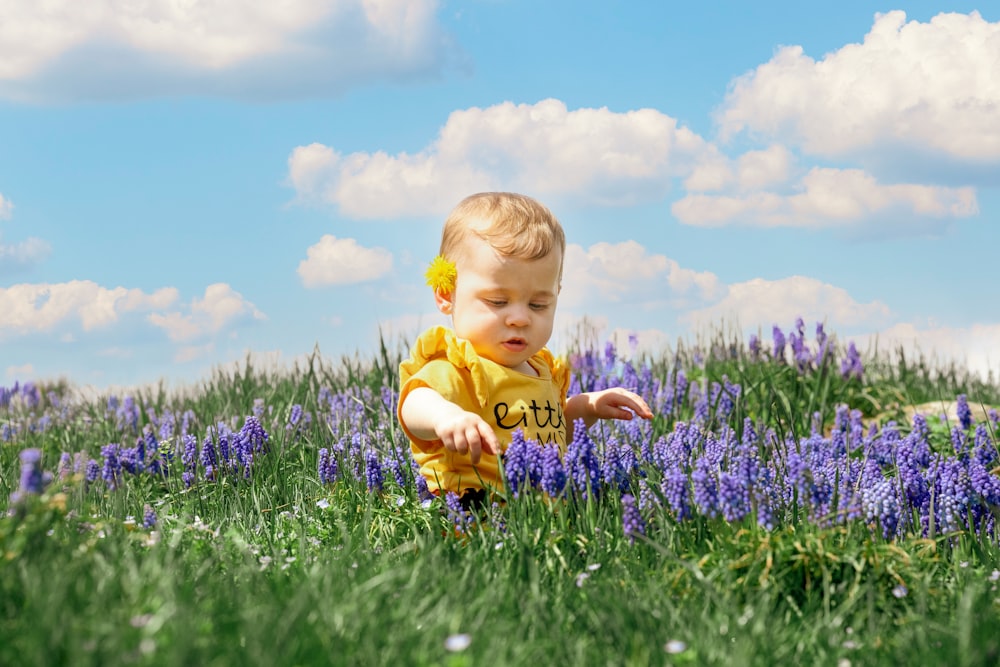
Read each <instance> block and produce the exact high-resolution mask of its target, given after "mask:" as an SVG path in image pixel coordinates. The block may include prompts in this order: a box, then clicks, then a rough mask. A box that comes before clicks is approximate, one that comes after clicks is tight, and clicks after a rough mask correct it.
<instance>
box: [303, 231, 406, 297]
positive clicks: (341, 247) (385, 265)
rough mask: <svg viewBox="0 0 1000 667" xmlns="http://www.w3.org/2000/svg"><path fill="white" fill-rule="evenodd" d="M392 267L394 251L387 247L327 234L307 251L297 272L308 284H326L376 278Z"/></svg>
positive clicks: (347, 283)
mask: <svg viewBox="0 0 1000 667" xmlns="http://www.w3.org/2000/svg"><path fill="white" fill-rule="evenodd" d="M391 270H392V253H391V252H389V251H388V250H386V249H385V248H365V247H364V246H362V245H360V244H358V242H357V241H355V240H354V239H338V238H337V237H335V236H332V235H331V234H324V235H323V237H322V238H321V239H320V240H319V243H317V244H316V245H313V246H310V247H309V249H308V250H307V251H306V259H304V260H302V261H301V262H299V268H298V274H299V277H300V278H302V284H303V285H305V286H306V287H323V286H326V285H351V284H354V283H363V282H367V281H369V280H376V279H378V278H381V277H382V276H384V275H385V274H387V273H388V272H389V271H391Z"/></svg>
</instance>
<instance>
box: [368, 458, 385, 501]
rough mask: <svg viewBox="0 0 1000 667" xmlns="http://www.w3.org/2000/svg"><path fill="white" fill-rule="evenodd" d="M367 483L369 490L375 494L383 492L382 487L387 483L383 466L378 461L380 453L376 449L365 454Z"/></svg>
mask: <svg viewBox="0 0 1000 667" xmlns="http://www.w3.org/2000/svg"><path fill="white" fill-rule="evenodd" d="M365 482H366V484H367V486H368V490H369V491H371V492H375V493H379V492H381V491H382V486H383V484H384V483H385V478H384V476H383V474H382V464H381V462H380V461H379V459H378V453H377V452H376V451H375V450H374V449H369V450H368V451H367V452H365Z"/></svg>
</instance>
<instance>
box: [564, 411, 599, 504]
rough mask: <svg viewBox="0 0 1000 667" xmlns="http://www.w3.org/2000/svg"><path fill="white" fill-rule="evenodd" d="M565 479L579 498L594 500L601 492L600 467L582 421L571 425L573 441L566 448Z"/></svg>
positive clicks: (579, 420)
mask: <svg viewBox="0 0 1000 667" xmlns="http://www.w3.org/2000/svg"><path fill="white" fill-rule="evenodd" d="M565 465H566V477H567V478H568V479H569V480H570V481H571V482H572V485H573V488H574V489H575V491H576V492H577V493H579V494H580V497H581V498H584V499H586V498H591V497H593V498H596V497H598V496H599V495H600V491H601V466H600V461H599V460H598V458H597V451H596V448H595V447H594V441H593V440H591V439H590V434H589V433H587V426H586V424H584V421H583V420H582V419H577V420H576V421H575V422H574V423H573V441H572V442H570V443H569V446H568V447H567V448H566V458H565Z"/></svg>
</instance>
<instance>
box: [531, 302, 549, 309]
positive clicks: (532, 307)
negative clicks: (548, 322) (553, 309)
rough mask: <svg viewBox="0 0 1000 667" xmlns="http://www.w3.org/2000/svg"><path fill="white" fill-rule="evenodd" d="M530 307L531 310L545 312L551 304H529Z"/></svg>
mask: <svg viewBox="0 0 1000 667" xmlns="http://www.w3.org/2000/svg"><path fill="white" fill-rule="evenodd" d="M528 307H529V308H531V309H532V310H545V309H546V308H548V307H549V304H547V303H529V304H528Z"/></svg>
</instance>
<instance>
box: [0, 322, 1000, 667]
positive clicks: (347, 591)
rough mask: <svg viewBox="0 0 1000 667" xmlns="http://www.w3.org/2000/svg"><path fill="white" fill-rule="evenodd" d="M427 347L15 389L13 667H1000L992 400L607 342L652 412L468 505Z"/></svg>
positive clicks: (839, 371)
mask: <svg viewBox="0 0 1000 667" xmlns="http://www.w3.org/2000/svg"><path fill="white" fill-rule="evenodd" d="M779 333H780V335H778V334H779ZM401 354H403V351H402V350H401V349H400V350H392V349H390V348H389V347H388V346H384V347H383V348H382V351H381V353H380V354H378V355H375V356H374V357H373V358H371V359H359V358H345V359H341V360H339V361H336V362H334V361H330V360H326V359H323V358H322V357H321V356H320V355H319V354H318V353H317V354H316V355H315V356H314V357H313V359H311V360H310V362H309V363H306V364H304V365H300V366H298V367H295V368H290V369H283V370H264V369H260V368H254V366H253V364H252V362H251V361H250V360H247V362H246V363H245V364H242V365H241V366H240V368H239V369H229V370H222V369H220V370H218V371H216V372H215V373H214V374H213V375H212V376H211V377H209V378H206V379H205V380H204V381H203V382H201V383H199V384H198V385H196V386H192V387H188V388H184V389H180V390H173V391H167V390H165V389H163V388H151V389H150V388H146V389H142V390H136V391H134V392H129V393H127V394H125V393H123V394H122V395H103V396H90V397H87V398H83V397H82V396H81V395H80V394H79V392H77V391H76V389H75V388H74V387H73V386H71V385H70V384H68V383H67V382H59V383H53V384H50V385H35V384H30V383H29V384H19V385H16V386H14V387H5V388H0V664H4V665H57V664H72V665H91V664H93V665H119V664H122V665H131V664H139V665H146V664H148V665H236V664H239V665H268V666H270V665H328V664H331V665H383V664H401V665H453V666H459V665H507V664H509V665H533V664H538V665H541V664H544V665H570V664H572V665H648V664H683V665H702V664H705V665H754V664H758V665H774V664H810V665H811V664H821V665H870V664H886V665H896V664H916V665H932V664H933V665H937V664H948V665H955V666H958V665H993V664H996V663H997V662H998V661H1000V590H998V586H1000V548H998V539H1000V537H998V528H997V518H998V516H1000V455H998V445H997V443H998V439H1000V438H998V434H997V429H998V417H997V413H996V411H995V410H994V409H993V408H992V406H997V405H1000V387H998V385H997V383H996V381H995V380H994V379H992V378H991V379H988V380H984V379H982V378H979V377H976V376H972V375H970V374H968V373H967V372H965V371H964V370H963V369H961V368H956V367H954V366H948V367H937V366H935V365H934V364H932V363H930V362H928V361H927V360H925V359H912V358H908V357H906V356H905V355H903V354H902V352H899V351H892V350H890V351H882V352H878V353H872V354H868V355H866V356H864V357H863V356H862V355H859V354H857V353H856V351H855V350H853V348H851V347H850V346H849V344H848V342H847V341H838V340H836V339H835V337H833V336H832V335H829V336H828V335H827V334H826V333H824V332H823V331H822V329H821V328H818V329H817V330H816V333H815V335H813V334H812V332H809V333H807V332H806V330H805V327H804V326H803V325H802V324H801V323H796V325H795V326H793V327H792V328H791V329H790V330H788V331H787V332H784V333H781V332H775V335H773V336H772V337H771V338H770V339H769V340H759V339H758V338H756V337H752V338H751V339H750V340H749V341H746V342H744V341H743V340H741V339H739V338H738V337H727V336H725V335H724V334H722V333H710V334H708V335H706V336H705V338H704V339H703V340H700V341H698V342H697V343H696V344H695V343H682V344H679V346H678V347H677V349H674V350H671V351H670V352H669V353H664V354H663V355H662V356H661V357H658V358H645V357H641V358H630V355H629V353H628V350H615V349H613V348H612V347H610V346H608V347H602V346H581V347H580V348H579V349H574V350H572V351H571V360H572V361H573V367H574V381H573V382H574V385H573V389H572V390H571V391H580V390H592V389H597V388H602V387H607V386H614V385H622V386H626V387H628V388H630V389H633V390H635V391H637V392H638V393H640V394H641V395H642V396H643V397H644V398H645V399H646V400H647V402H648V403H649V404H650V406H651V407H653V410H654V413H655V415H656V416H655V418H654V419H653V420H652V422H643V423H640V422H639V420H636V421H634V422H614V423H604V424H599V425H595V426H594V427H593V428H591V429H590V431H589V432H585V431H584V430H583V429H582V428H578V429H577V436H578V437H577V438H576V439H575V440H574V442H573V443H572V444H571V445H570V446H569V447H568V449H567V451H566V452H565V454H564V455H563V456H558V455H557V452H556V451H555V450H551V449H546V448H544V447H540V446H538V445H537V444H535V443H532V442H524V441H521V440H518V441H517V442H516V443H515V444H514V445H512V447H511V449H510V450H509V451H508V453H507V456H506V459H505V473H506V476H507V488H506V492H505V495H504V497H502V498H499V499H498V501H499V502H497V503H494V504H493V505H492V506H490V507H487V508H484V509H483V510H482V511H479V512H476V513H475V514H468V513H464V512H462V511H461V508H460V507H456V505H455V503H454V502H453V500H454V499H452V498H433V497H429V496H428V495H427V494H426V492H425V489H423V487H422V486H421V484H419V481H420V480H419V478H418V477H415V475H414V471H413V468H412V465H411V464H412V459H411V458H410V455H409V449H408V444H407V442H406V440H405V438H404V437H403V436H402V435H401V433H400V431H399V428H398V425H397V424H396V422H395V418H394V410H395V398H396V391H395V390H396V389H397V386H396V385H397V366H398V362H399V360H400V355H401ZM914 406H917V407H916V408H914Z"/></svg>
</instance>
